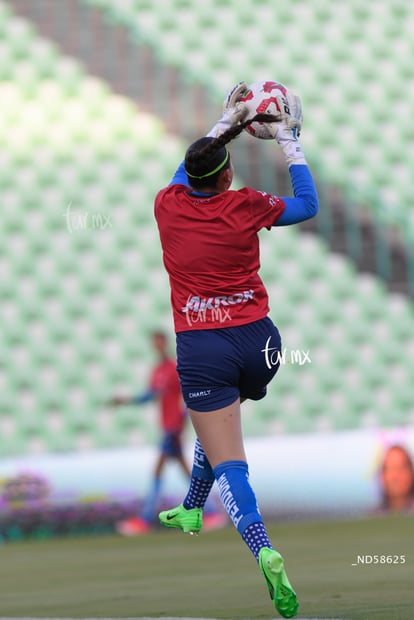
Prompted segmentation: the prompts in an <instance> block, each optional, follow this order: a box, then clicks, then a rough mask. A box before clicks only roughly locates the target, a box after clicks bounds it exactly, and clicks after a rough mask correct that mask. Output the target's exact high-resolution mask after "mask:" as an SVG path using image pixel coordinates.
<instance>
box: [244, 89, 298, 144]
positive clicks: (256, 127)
mask: <svg viewBox="0 0 414 620" xmlns="http://www.w3.org/2000/svg"><path fill="white" fill-rule="evenodd" d="M286 91H287V88H286V86H284V85H283V84H281V83H280V82H274V81H270V80H268V81H266V80H263V81H261V82H255V83H254V84H251V85H250V86H249V88H248V90H247V91H246V93H245V94H244V95H243V97H241V98H240V101H242V102H243V103H244V104H245V105H246V106H247V108H248V110H249V114H248V116H247V118H252V117H253V116H255V115H256V114H274V115H278V114H280V113H281V112H284V110H283V109H280V105H281V104H280V100H278V99H277V97H283V99H286ZM245 131H247V132H248V133H249V134H250V135H251V136H254V137H255V138H259V139H260V140H272V139H273V136H272V135H271V134H270V133H269V128H268V127H267V123H257V122H254V123H252V124H251V125H248V126H247V127H246V128H245Z"/></svg>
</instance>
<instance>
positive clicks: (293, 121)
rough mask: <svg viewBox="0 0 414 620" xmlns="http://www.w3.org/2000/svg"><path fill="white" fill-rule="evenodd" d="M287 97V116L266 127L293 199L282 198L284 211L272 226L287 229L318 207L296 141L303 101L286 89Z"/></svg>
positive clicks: (310, 178) (297, 141) (300, 147)
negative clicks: (286, 172) (284, 166)
mask: <svg viewBox="0 0 414 620" xmlns="http://www.w3.org/2000/svg"><path fill="white" fill-rule="evenodd" d="M286 98H287V101H286V103H287V107H286V106H285V110H286V111H287V114H286V115H285V117H284V119H283V120H282V122H279V123H274V124H272V125H269V129H271V130H272V133H273V135H274V138H275V140H276V142H277V143H278V145H279V146H280V147H281V149H282V151H283V154H284V156H285V159H286V163H287V165H288V169H289V174H290V180H291V184H292V190H293V196H294V197H293V198H292V197H282V200H283V202H284V203H285V209H284V211H283V213H282V215H281V216H280V217H278V218H277V219H276V220H275V222H274V223H273V226H288V225H289V224H297V223H299V222H303V221H305V220H308V219H310V218H311V217H314V216H315V215H316V214H317V212H318V208H319V202H318V193H317V190H316V186H315V182H314V180H313V177H312V174H311V171H310V170H309V167H308V164H307V162H306V159H305V156H304V154H303V151H302V146H301V144H300V142H299V135H300V131H301V128H302V122H303V114H302V102H301V100H300V98H299V97H298V96H297V95H295V94H294V93H292V92H291V91H289V90H287V92H286Z"/></svg>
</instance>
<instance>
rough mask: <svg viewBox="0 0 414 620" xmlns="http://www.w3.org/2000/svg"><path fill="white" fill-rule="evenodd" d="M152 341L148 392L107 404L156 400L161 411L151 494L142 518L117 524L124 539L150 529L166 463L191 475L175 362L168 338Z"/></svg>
mask: <svg viewBox="0 0 414 620" xmlns="http://www.w3.org/2000/svg"><path fill="white" fill-rule="evenodd" d="M151 340H152V345H153V347H154V350H155V351H156V353H157V356H158V363H157V364H156V365H155V366H154V368H153V369H152V372H151V376H150V380H149V385H148V389H147V390H146V391H144V392H143V393H142V394H137V395H135V396H131V397H129V396H115V397H113V398H112V399H111V400H110V401H109V404H110V405H112V406H113V407H119V406H121V405H144V404H146V403H148V402H151V401H154V400H157V401H158V402H159V408H160V409H159V413H160V417H159V425H160V428H161V431H162V439H161V443H160V446H159V453H158V458H157V461H156V463H155V467H154V473H153V481H152V487H151V491H150V493H149V494H148V496H147V498H146V501H145V505H144V509H143V511H142V513H141V515H139V516H138V515H137V516H136V517H131V518H130V519H126V520H125V521H121V522H120V523H119V524H118V526H117V529H118V531H119V533H120V534H124V535H125V536H132V535H135V534H142V533H145V532H148V531H150V530H151V528H152V526H153V522H154V517H155V516H156V511H157V504H158V500H159V497H160V491H161V480H162V473H163V470H164V467H165V465H166V463H167V461H168V460H175V461H176V462H177V463H178V464H179V466H180V467H181V470H182V471H183V473H184V475H185V476H186V477H190V475H191V472H190V469H189V466H188V464H187V462H186V460H185V458H184V455H183V447H182V434H183V431H184V427H185V420H186V412H185V405H184V401H183V398H182V394H181V387H180V381H179V378H178V374H177V369H176V360H175V359H174V358H173V357H171V356H170V355H169V352H168V339H167V336H166V334H165V333H164V332H161V331H155V332H153V334H152V335H151Z"/></svg>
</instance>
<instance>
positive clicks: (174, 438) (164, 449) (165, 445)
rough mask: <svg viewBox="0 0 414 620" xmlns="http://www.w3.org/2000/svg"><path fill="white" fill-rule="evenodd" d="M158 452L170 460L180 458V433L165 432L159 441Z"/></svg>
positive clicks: (181, 449) (181, 451)
mask: <svg viewBox="0 0 414 620" xmlns="http://www.w3.org/2000/svg"><path fill="white" fill-rule="evenodd" d="M160 452H161V454H163V455H164V456H168V457H169V458H172V459H178V458H181V456H182V455H183V447H182V443H181V432H176V433H175V432H172V431H170V432H165V433H164V435H163V437H162V439H161V444H160Z"/></svg>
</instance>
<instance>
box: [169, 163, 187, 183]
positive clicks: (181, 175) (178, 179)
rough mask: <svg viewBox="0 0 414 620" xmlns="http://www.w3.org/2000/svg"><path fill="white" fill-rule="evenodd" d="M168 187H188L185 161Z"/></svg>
mask: <svg viewBox="0 0 414 620" xmlns="http://www.w3.org/2000/svg"><path fill="white" fill-rule="evenodd" d="M168 185H188V178H187V173H186V171H185V168H184V160H183V161H182V162H181V164H180V165H179V166H178V168H177V170H176V171H175V174H174V176H173V178H172V179H171V181H170V182H169V183H168Z"/></svg>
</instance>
